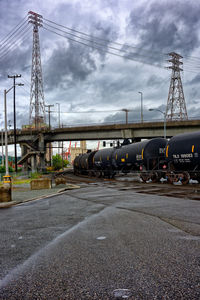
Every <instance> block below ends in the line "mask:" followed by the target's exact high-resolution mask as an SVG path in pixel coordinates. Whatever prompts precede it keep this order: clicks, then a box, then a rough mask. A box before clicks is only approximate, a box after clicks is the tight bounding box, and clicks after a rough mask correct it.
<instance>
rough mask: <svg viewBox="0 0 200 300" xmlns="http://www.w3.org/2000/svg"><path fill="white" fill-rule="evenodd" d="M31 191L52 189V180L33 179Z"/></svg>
mask: <svg viewBox="0 0 200 300" xmlns="http://www.w3.org/2000/svg"><path fill="white" fill-rule="evenodd" d="M30 185H31V190H42V189H51V187H52V181H51V179H50V178H39V179H33V180H31V182H30Z"/></svg>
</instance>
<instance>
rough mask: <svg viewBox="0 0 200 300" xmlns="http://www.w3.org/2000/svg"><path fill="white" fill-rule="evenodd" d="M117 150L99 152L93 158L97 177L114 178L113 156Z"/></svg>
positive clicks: (109, 149)
mask: <svg viewBox="0 0 200 300" xmlns="http://www.w3.org/2000/svg"><path fill="white" fill-rule="evenodd" d="M114 152H115V148H107V149H102V150H99V151H97V152H96V153H95V155H94V158H93V165H94V169H95V172H96V174H97V176H102V175H103V176H108V177H110V176H111V177H113V176H114V169H113V166H112V164H113V162H112V161H113V155H114Z"/></svg>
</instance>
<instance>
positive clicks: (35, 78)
mask: <svg viewBox="0 0 200 300" xmlns="http://www.w3.org/2000/svg"><path fill="white" fill-rule="evenodd" d="M42 19H43V17H42V16H41V15H39V14H37V13H35V12H32V11H29V16H28V22H29V23H32V24H33V49H32V70H31V93H30V115H29V124H32V125H33V124H35V128H37V129H38V128H40V127H41V125H42V123H45V102H44V92H43V80H42V65H41V56H40V41H39V32H38V29H39V27H42V22H43V20H42Z"/></svg>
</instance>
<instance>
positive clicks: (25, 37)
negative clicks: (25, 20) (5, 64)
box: [0, 28, 31, 60]
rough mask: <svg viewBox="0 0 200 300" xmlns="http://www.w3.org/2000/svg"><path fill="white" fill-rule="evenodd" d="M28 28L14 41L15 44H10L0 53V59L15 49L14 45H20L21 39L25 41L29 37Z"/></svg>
mask: <svg viewBox="0 0 200 300" xmlns="http://www.w3.org/2000/svg"><path fill="white" fill-rule="evenodd" d="M30 29H31V28H29V29H28V30H26V31H25V32H24V33H23V34H22V35H21V37H20V39H18V41H15V44H13V45H12V46H10V47H9V48H8V49H7V51H6V52H5V51H4V52H5V53H4V54H1V55H0V60H2V59H3V58H4V57H5V56H7V55H8V54H9V53H10V52H12V51H13V50H15V48H16V47H18V46H19V45H20V43H22V42H23V41H25V40H26V39H27V38H29V37H30V35H29V32H30ZM27 33H28V34H27Z"/></svg>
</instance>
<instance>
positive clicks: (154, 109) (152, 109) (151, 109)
mask: <svg viewBox="0 0 200 300" xmlns="http://www.w3.org/2000/svg"><path fill="white" fill-rule="evenodd" d="M149 111H158V112H160V113H161V114H163V116H164V138H165V139H166V136H167V133H166V113H164V112H163V111H162V110H160V109H156V108H149Z"/></svg>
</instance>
